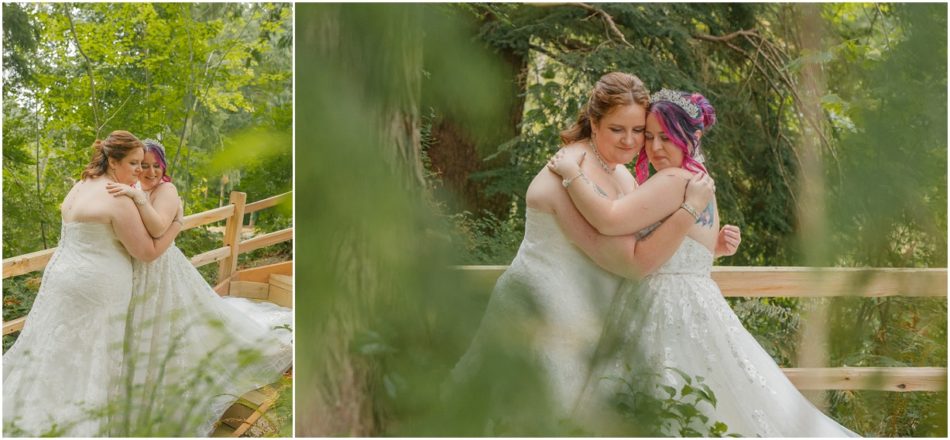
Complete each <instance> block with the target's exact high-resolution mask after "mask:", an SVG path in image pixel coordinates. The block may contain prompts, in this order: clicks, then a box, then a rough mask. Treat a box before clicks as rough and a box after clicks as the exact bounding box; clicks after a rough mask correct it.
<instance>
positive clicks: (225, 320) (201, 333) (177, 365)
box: [124, 245, 293, 437]
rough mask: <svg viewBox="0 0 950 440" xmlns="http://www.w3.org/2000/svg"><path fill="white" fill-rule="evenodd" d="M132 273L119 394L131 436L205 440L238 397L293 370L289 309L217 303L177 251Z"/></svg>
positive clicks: (244, 302) (251, 303)
mask: <svg viewBox="0 0 950 440" xmlns="http://www.w3.org/2000/svg"><path fill="white" fill-rule="evenodd" d="M133 269H134V270H133V274H134V283H133V293H132V300H131V303H130V304H128V305H129V325H128V327H127V336H126V344H127V345H126V347H127V352H128V353H129V356H128V361H127V362H126V368H127V374H126V379H127V382H126V384H125V389H124V391H125V393H124V394H125V395H126V396H128V398H129V405H128V406H129V408H130V411H129V414H128V419H127V421H126V423H127V424H128V427H129V430H128V431H127V432H129V433H130V434H135V435H147V436H162V437H165V436H168V437H179V436H188V437H196V436H207V435H209V434H210V433H211V431H212V430H213V428H214V423H215V422H216V421H217V420H218V419H219V418H220V417H221V415H222V414H223V413H224V411H225V410H226V409H227V408H228V407H229V406H230V405H231V404H233V403H234V402H235V401H236V400H237V398H238V397H239V396H241V395H242V394H244V393H246V392H248V391H251V390H254V389H256V388H259V387H262V386H264V385H267V384H270V383H273V382H276V381H278V380H279V379H280V376H281V374H282V373H283V372H284V371H286V370H287V369H288V368H289V367H290V366H291V362H292V358H293V342H292V339H293V336H292V331H291V323H292V321H293V311H292V310H291V309H287V308H284V307H280V306H277V305H275V304H272V303H267V302H254V301H251V300H247V299H243V298H222V297H221V296H219V295H218V294H217V293H215V291H214V290H213V289H212V288H211V287H210V286H209V285H208V284H207V283H206V282H205V280H204V278H202V276H201V274H200V273H199V272H198V271H197V269H195V267H194V266H192V264H191V262H190V261H189V260H188V258H187V257H186V256H185V255H184V254H182V252H181V251H180V250H179V249H178V248H177V247H176V246H174V245H173V246H171V247H169V248H168V250H167V251H166V252H165V253H164V254H163V255H162V256H161V257H159V258H158V259H157V260H155V261H152V262H150V263H142V262H139V261H135V262H134V263H133Z"/></svg>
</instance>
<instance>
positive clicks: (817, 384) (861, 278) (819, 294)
mask: <svg viewBox="0 0 950 440" xmlns="http://www.w3.org/2000/svg"><path fill="white" fill-rule="evenodd" d="M507 268H508V266H456V269H457V270H460V271H462V272H463V273H464V274H466V278H468V280H469V282H471V283H474V284H475V285H476V286H478V291H480V292H485V293H486V294H488V293H490V292H491V291H492V287H493V286H494V285H495V281H497V279H498V277H499V276H500V275H501V274H502V273H503V272H504V271H505V269H507ZM712 277H713V279H714V280H715V281H716V283H718V284H719V287H720V288H721V289H722V293H723V296H727V297H737V296H738V297H799V298H802V297H811V298H827V297H840V296H856V297H885V296H911V297H932V298H938V297H944V298H946V297H947V269H945V268H939V269H903V268H901V269H892V268H838V267H829V268H809V267H727V266H721V267H713V271H712ZM782 370H783V371H784V372H785V375H786V376H788V378H789V380H791V381H792V383H793V384H795V386H796V387H798V389H800V390H875V391H895V392H908V391H945V390H946V389H947V369H946V368H944V367H838V368H783V369H782Z"/></svg>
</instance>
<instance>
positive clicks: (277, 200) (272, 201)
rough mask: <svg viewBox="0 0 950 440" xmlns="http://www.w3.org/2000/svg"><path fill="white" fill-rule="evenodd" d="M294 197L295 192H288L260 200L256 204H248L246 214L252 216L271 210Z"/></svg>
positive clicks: (245, 208) (245, 209)
mask: <svg viewBox="0 0 950 440" xmlns="http://www.w3.org/2000/svg"><path fill="white" fill-rule="evenodd" d="M292 197H293V192H292V191H288V192H285V193H283V194H279V195H276V196H271V197H268V198H266V199H261V200H258V201H256V202H254V203H248V204H247V206H245V207H244V213H245V214H250V213H252V212H257V211H260V210H262V209H265V208H270V207H271V206H276V205H279V204H281V203H283V202H284V201H285V200H289V199H291V198H292Z"/></svg>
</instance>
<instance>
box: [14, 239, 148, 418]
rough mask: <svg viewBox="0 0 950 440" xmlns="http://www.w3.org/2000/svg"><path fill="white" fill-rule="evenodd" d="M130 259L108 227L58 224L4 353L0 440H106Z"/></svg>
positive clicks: (117, 373)
mask: <svg viewBox="0 0 950 440" xmlns="http://www.w3.org/2000/svg"><path fill="white" fill-rule="evenodd" d="M131 293H132V259H131V257H130V256H129V254H128V252H126V250H125V248H124V247H123V246H122V244H121V243H120V242H119V240H118V238H116V236H115V233H114V232H113V230H112V225H111V224H103V223H66V222H64V223H63V226H62V233H61V235H60V240H59V246H58V248H57V249H56V251H55V252H54V253H53V256H52V257H51V258H50V261H49V263H48V264H47V265H46V270H45V271H44V273H43V280H42V284H41V285H40V289H39V292H38V293H37V295H36V300H35V301H34V303H33V307H32V309H31V310H30V313H29V315H28V317H27V319H26V322H25V324H24V326H23V330H22V331H21V332H20V335H19V337H18V338H17V340H16V342H15V343H14V344H13V346H12V347H10V349H9V350H8V351H7V352H6V353H5V354H4V355H3V425H4V430H3V435H4V436H5V437H10V436H28V437H39V436H42V435H56V436H65V437H93V436H103V435H108V434H109V431H110V430H111V426H112V424H111V423H110V420H112V419H113V417H112V415H113V413H112V411H111V409H110V404H113V403H115V402H116V401H117V399H118V396H119V395H120V394H121V390H120V381H119V379H120V377H121V374H122V370H123V351H122V342H123V335H124V328H125V323H126V314H127V311H128V306H129V298H130V295H131Z"/></svg>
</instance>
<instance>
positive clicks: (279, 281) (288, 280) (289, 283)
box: [267, 273, 294, 290]
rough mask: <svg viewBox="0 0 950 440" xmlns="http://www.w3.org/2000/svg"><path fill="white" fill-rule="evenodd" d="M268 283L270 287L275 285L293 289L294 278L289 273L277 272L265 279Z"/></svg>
mask: <svg viewBox="0 0 950 440" xmlns="http://www.w3.org/2000/svg"><path fill="white" fill-rule="evenodd" d="M267 282H268V284H270V285H271V286H272V287H273V286H277V287H280V288H282V289H287V290H294V279H293V277H291V276H289V275H281V274H278V273H272V274H270V277H269V278H268V280H267Z"/></svg>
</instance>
